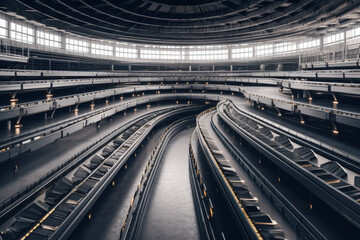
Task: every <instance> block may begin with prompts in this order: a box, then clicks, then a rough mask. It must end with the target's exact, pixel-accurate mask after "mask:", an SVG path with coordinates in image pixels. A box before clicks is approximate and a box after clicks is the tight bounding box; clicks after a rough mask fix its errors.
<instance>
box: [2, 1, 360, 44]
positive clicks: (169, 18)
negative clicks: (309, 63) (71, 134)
mask: <svg viewBox="0 0 360 240" xmlns="http://www.w3.org/2000/svg"><path fill="white" fill-rule="evenodd" d="M0 7H1V8H0V9H1V10H3V11H6V12H14V13H16V14H18V15H20V16H23V17H26V18H27V19H29V20H33V21H36V22H40V23H42V24H45V25H47V26H51V27H55V28H58V29H64V30H66V31H69V32H73V33H80V34H82V35H84V36H91V37H98V38H99V37H100V38H106V39H112V40H117V41H128V42H134V43H154V44H176V45H179V44H180V45H190V44H197V45H198V44H201V45H204V44H220V43H221V44H224V43H242V42H253V41H265V40H270V39H279V38H284V37H286V38H296V37H304V36H319V35H320V34H324V33H327V31H334V30H340V29H344V28H346V27H348V26H351V25H352V24H356V23H358V22H359V9H360V2H359V1H354V0H352V1H349V0H332V1H327V0H322V1H321V0H286V1H276V0H266V1H263V0H253V1H243V0H208V1H207V0H191V1H190V0H189V1H187V0H186V1H181V0H174V1H163V0H124V1H117V0H97V1H93V0H81V1H73V0H46V1H45V0H37V1H29V0H15V1H13V0H3V1H1V3H0Z"/></svg>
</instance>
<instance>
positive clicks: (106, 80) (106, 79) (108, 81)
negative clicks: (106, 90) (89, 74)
mask: <svg viewBox="0 0 360 240" xmlns="http://www.w3.org/2000/svg"><path fill="white" fill-rule="evenodd" d="M93 83H94V84H106V83H112V79H111V78H105V79H101V78H100V79H96V80H94V81H93Z"/></svg>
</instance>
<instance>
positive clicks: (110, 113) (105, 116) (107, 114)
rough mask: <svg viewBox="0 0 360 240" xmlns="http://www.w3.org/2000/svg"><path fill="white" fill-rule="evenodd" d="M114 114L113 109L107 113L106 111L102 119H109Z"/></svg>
mask: <svg viewBox="0 0 360 240" xmlns="http://www.w3.org/2000/svg"><path fill="white" fill-rule="evenodd" d="M115 113H116V111H115V109H111V110H109V111H106V112H105V113H104V115H103V117H104V118H107V117H109V116H112V115H114V114H115Z"/></svg>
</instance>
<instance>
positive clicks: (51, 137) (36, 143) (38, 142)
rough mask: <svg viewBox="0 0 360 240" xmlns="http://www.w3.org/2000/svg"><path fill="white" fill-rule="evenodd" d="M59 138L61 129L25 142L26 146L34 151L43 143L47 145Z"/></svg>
mask: <svg viewBox="0 0 360 240" xmlns="http://www.w3.org/2000/svg"><path fill="white" fill-rule="evenodd" d="M59 138H61V131H57V132H54V133H51V134H49V135H47V136H45V137H42V138H40V139H38V140H36V141H32V142H30V143H27V144H26V147H28V148H29V149H30V150H31V151H35V150H37V149H39V148H42V147H43V146H45V145H48V144H49V143H52V142H55V141H56V140H57V139H59Z"/></svg>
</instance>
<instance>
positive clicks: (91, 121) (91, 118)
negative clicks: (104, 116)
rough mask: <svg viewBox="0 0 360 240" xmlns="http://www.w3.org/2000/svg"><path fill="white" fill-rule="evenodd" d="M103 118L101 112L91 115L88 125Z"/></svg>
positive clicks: (87, 121)
mask: <svg viewBox="0 0 360 240" xmlns="http://www.w3.org/2000/svg"><path fill="white" fill-rule="evenodd" d="M100 120H101V114H98V115H96V116H93V117H90V118H88V119H87V120H86V126H89V125H90V124H93V123H96V122H99V121H100Z"/></svg>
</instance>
